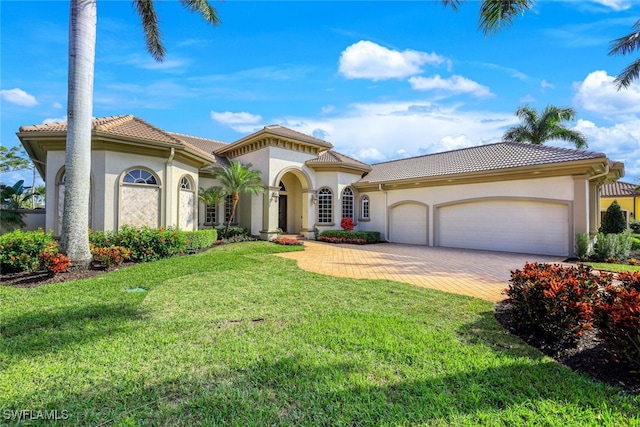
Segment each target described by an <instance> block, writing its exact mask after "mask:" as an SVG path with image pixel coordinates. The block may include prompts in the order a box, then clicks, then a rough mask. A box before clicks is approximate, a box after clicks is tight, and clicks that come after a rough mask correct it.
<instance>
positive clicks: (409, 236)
mask: <svg viewBox="0 0 640 427" xmlns="http://www.w3.org/2000/svg"><path fill="white" fill-rule="evenodd" d="M427 214H428V211H427V206H425V205H423V204H418V203H403V204H401V205H397V206H393V207H391V208H390V209H389V241H390V242H393V243H410V244H415V245H426V244H427Z"/></svg>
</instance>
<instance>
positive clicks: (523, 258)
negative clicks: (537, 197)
mask: <svg viewBox="0 0 640 427" xmlns="http://www.w3.org/2000/svg"><path fill="white" fill-rule="evenodd" d="M304 245H305V250H304V251H300V252H288V253H283V254H279V256H281V257H283V258H288V259H293V260H295V261H297V263H298V266H299V267H300V268H302V269H303V270H307V271H312V272H314V273H320V274H327V275H331V276H338V277H351V278H357V279H387V280H393V281H396V282H405V283H410V284H413V285H416V286H422V287H425V288H431V289H438V290H441V291H444V292H451V293H455V294H461V295H468V296H472V297H476V298H482V299H484V300H487V301H491V302H497V301H500V300H503V299H504V298H505V296H504V295H503V294H502V291H503V290H504V289H505V288H507V287H508V285H509V279H510V278H511V271H512V270H515V269H521V268H522V267H523V266H524V264H525V262H545V263H554V264H562V263H563V260H564V258H563V257H552V256H544V255H531V254H515V253H509V252H491V251H479V250H470V249H453V248H434V247H428V246H418V245H402V244H396V243H383V244H375V245H362V246H361V245H345V244H339V245H336V244H330V243H322V242H316V241H305V242H304Z"/></svg>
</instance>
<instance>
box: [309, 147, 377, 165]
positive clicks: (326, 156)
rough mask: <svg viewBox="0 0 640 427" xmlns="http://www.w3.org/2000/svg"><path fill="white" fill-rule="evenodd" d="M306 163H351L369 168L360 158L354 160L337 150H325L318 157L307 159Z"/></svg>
mask: <svg viewBox="0 0 640 427" xmlns="http://www.w3.org/2000/svg"><path fill="white" fill-rule="evenodd" d="M306 163H307V164H336V163H340V164H346V165H352V166H356V167H359V168H364V169H371V166H369V165H368V164H367V163H364V162H361V161H360V160H356V159H354V158H351V157H349V156H347V155H344V154H342V153H338V152H337V151H333V150H327V151H323V152H322V153H320V155H319V156H318V157H316V158H315V159H313V160H309V161H307V162H306Z"/></svg>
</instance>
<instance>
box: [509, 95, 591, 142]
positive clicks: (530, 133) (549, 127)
mask: <svg viewBox="0 0 640 427" xmlns="http://www.w3.org/2000/svg"><path fill="white" fill-rule="evenodd" d="M575 115H576V112H575V111H574V110H573V108H559V107H554V106H553V105H548V106H547V107H546V108H545V109H544V111H543V112H542V114H540V115H538V112H537V111H536V110H535V109H534V108H531V107H529V106H527V105H525V106H523V107H520V108H518V109H517V110H516V116H518V117H519V118H520V119H521V120H522V123H521V124H519V125H517V126H514V127H512V128H510V129H507V131H506V132H505V133H504V136H503V138H504V140H505V141H512V142H528V143H530V144H534V145H542V144H544V143H545V142H546V141H550V140H564V141H569V142H571V143H573V145H575V146H576V148H587V146H588V145H589V144H588V143H587V139H586V138H585V137H584V135H582V133H580V132H578V131H577V130H571V129H567V128H566V127H565V126H564V124H563V123H562V122H565V121H570V120H573V118H574V117H575Z"/></svg>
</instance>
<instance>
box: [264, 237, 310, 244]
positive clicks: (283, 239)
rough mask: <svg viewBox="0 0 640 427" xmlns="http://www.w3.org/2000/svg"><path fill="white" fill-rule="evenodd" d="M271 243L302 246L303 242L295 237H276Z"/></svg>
mask: <svg viewBox="0 0 640 427" xmlns="http://www.w3.org/2000/svg"><path fill="white" fill-rule="evenodd" d="M272 242H273V243H277V244H278V245H284V246H303V245H304V242H303V241H302V240H298V239H296V238H295V237H277V238H275V239H273V240H272Z"/></svg>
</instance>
